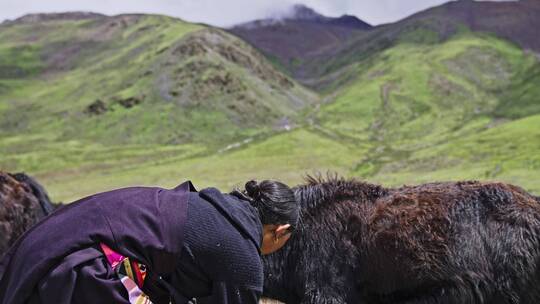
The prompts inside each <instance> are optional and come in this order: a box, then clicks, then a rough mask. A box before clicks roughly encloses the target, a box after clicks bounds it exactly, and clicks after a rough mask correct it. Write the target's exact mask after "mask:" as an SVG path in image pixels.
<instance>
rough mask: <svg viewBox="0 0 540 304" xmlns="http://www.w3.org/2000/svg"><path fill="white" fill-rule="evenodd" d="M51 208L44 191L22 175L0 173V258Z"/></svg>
mask: <svg viewBox="0 0 540 304" xmlns="http://www.w3.org/2000/svg"><path fill="white" fill-rule="evenodd" d="M53 209H54V206H53V204H51V202H50V200H49V197H48V196H47V192H45V190H44V189H43V187H41V185H39V183H37V182H36V181H35V180H34V179H33V178H31V177H29V176H28V175H26V174H24V173H17V174H9V173H5V172H0V258H1V257H2V255H3V254H4V253H5V252H6V250H7V249H8V248H9V247H10V246H11V245H12V244H13V243H14V242H15V241H16V240H17V238H18V237H19V236H20V235H21V234H23V233H24V232H25V231H26V230H27V229H28V228H30V227H31V226H32V225H34V224H35V223H36V222H37V221H39V219H41V218H42V217H44V216H45V215H47V214H49V213H50V212H52V210H53Z"/></svg>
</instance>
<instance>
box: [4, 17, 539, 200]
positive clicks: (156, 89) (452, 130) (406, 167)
mask: <svg viewBox="0 0 540 304" xmlns="http://www.w3.org/2000/svg"><path fill="white" fill-rule="evenodd" d="M122 20H124V21H125V22H126V25H125V26H124V25H123V24H124V23H123V21H122ZM134 20H137V21H134ZM111 22H112V23H118V24H117V25H114V26H112V25H111V24H110V23H111ZM130 22H133V23H130ZM2 27H3V28H2V29H3V30H2V31H0V42H2V43H0V53H1V54H6V55H5V56H6V57H4V56H2V57H0V58H2V59H0V71H1V73H0V75H2V76H1V77H0V101H1V102H0V114H1V115H2V120H1V121H0V126H1V129H0V130H1V131H0V132H1V133H0V155H1V156H0V168H2V169H4V170H9V171H27V172H28V173H29V174H33V175H35V176H36V177H37V178H38V179H39V180H40V181H42V182H43V183H44V184H45V186H46V187H47V189H48V190H49V191H50V193H51V195H52V197H53V198H55V199H56V200H62V201H70V200H73V199H76V198H78V197H81V196H83V195H87V194H91V193H94V192H97V191H103V190H107V189H112V188H116V187H121V186H128V185H161V186H174V185H175V184H176V183H179V182H181V181H183V180H185V179H188V178H189V179H192V180H193V181H194V182H195V184H196V185H197V186H198V187H205V186H218V187H220V188H221V189H223V190H227V189H231V188H232V187H234V186H241V185H242V182H245V181H247V180H248V179H252V178H255V179H262V178H276V179H282V180H284V181H286V182H288V183H291V184H296V183H299V182H301V181H302V177H303V175H305V174H306V173H313V172H326V171H335V172H338V173H340V174H342V175H345V176H355V177H359V178H362V179H366V180H368V181H372V182H380V183H383V184H385V185H399V184H403V183H406V184H414V183H419V182H425V181H435V180H457V179H490V180H502V181H507V182H512V183H515V184H518V185H521V186H523V187H525V188H526V189H528V190H530V191H533V192H535V193H540V153H538V151H540V100H539V98H538V96H540V85H539V84H540V72H539V71H540V64H539V62H538V59H537V57H535V56H534V55H533V54H529V53H527V52H524V51H523V50H521V49H520V48H519V47H517V46H515V45H513V44H511V43H508V42H505V41H503V40H500V39H498V38H496V37H493V36H489V35H485V34H477V33H471V32H469V31H467V30H463V31H461V32H460V34H458V35H455V36H454V37H452V38H449V39H448V40H445V41H444V42H439V41H436V42H432V43H425V41H426V39H428V38H429V35H428V34H426V32H425V31H422V30H420V31H413V32H410V33H409V34H408V35H409V36H404V37H403V38H402V39H401V40H400V41H399V42H398V43H396V44H395V45H394V46H392V47H388V48H386V49H385V50H384V51H380V52H376V53H373V54H372V56H370V57H369V60H363V59H358V58H357V59H358V60H357V59H354V60H351V61H350V62H349V63H348V67H347V74H346V77H345V78H343V79H346V81H339V82H336V83H335V84H334V86H333V87H331V89H328V92H327V93H325V94H324V95H321V96H320V100H322V102H321V103H317V100H318V97H317V96H316V95H315V94H314V93H311V92H309V91H307V90H305V89H304V88H302V87H301V86H300V85H298V84H296V83H295V82H294V81H293V80H291V79H289V78H287V77H286V76H283V74H281V73H279V72H278V71H277V70H276V69H274V68H273V67H272V66H271V65H270V64H269V63H268V61H267V60H265V59H264V57H262V56H261V55H259V54H258V53H257V52H256V51H254V50H253V49H252V48H250V47H249V46H247V45H246V44H245V43H243V42H242V41H240V40H238V39H237V38H234V37H232V36H230V35H229V34H226V33H223V32H221V31H220V30H216V29H212V28H207V27H204V26H201V25H194V24H189V23H184V22H182V21H179V20H176V19H171V18H166V17H160V16H120V17H95V18H90V19H84V20H67V21H66V20H61V21H58V20H52V21H47V22H45V23H43V22H40V23H37V24H34V23H18V24H17V23H15V24H8V25H3V26H2ZM119 27H120V28H121V29H119ZM111 28H112V29H113V30H111ZM98 29H100V30H98ZM109 31H112V33H109ZM108 35H110V36H108ZM426 37H427V38H426ZM77 41H79V42H80V43H78V42H77ZM100 41H101V42H100ZM76 42H77V43H76ZM419 42H420V43H419ZM51 50H54V51H51ZM74 50H76V51H74ZM72 53H73V54H72ZM59 54H62V56H60V55H59ZM56 56H60V57H56ZM6 58H7V59H6ZM55 58H57V59H56V60H55ZM58 58H60V59H62V60H60V59H58ZM330 76H332V75H330ZM341 76H344V74H341V75H340V77H341ZM315 104H316V105H315ZM289 129H290V130H289Z"/></svg>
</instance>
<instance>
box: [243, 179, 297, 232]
mask: <svg viewBox="0 0 540 304" xmlns="http://www.w3.org/2000/svg"><path fill="white" fill-rule="evenodd" d="M233 193H235V194H240V195H241V196H242V197H243V198H244V199H247V200H249V202H250V203H251V205H252V206H253V207H255V208H256V209H257V211H259V216H260V218H261V222H262V223H263V225H265V224H275V225H277V224H280V225H286V224H290V225H291V228H289V229H290V230H291V231H292V230H294V229H295V228H296V225H297V223H298V217H299V213H300V210H299V208H300V206H299V204H298V203H297V202H296V198H295V196H294V192H293V191H292V189H291V188H289V186H287V185H285V184H283V183H280V182H277V181H270V180H265V181H262V182H260V183H257V182H256V181H254V180H252V181H249V182H247V183H246V185H245V191H242V192H239V191H235V192H233Z"/></svg>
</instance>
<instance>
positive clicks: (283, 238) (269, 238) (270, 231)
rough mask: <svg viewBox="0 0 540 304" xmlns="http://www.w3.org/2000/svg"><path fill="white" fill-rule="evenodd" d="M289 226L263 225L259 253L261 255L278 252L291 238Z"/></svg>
mask: <svg viewBox="0 0 540 304" xmlns="http://www.w3.org/2000/svg"><path fill="white" fill-rule="evenodd" d="M289 227H291V225H264V226H263V241H262V246H261V253H262V254H263V255H266V254H270V253H273V252H276V251H278V250H279V249H281V247H283V246H284V245H285V243H287V241H288V240H289V238H290V237H291V232H290V231H288V229H289Z"/></svg>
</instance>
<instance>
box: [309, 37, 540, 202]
mask: <svg viewBox="0 0 540 304" xmlns="http://www.w3.org/2000/svg"><path fill="white" fill-rule="evenodd" d="M355 68H356V70H357V71H358V75H359V77H358V78H357V79H356V80H354V81H353V82H352V83H351V84H349V85H348V87H347V88H345V89H344V90H343V91H342V92H341V93H340V94H339V95H338V96H337V98H336V100H335V102H333V103H330V104H328V105H325V106H323V107H322V108H321V110H320V111H319V112H318V113H316V114H315V117H316V120H315V121H316V123H317V125H320V127H322V128H323V129H325V130H328V132H330V133H333V134H335V135H336V136H338V137H341V138H344V139H345V140H348V141H350V142H355V143H357V144H359V145H364V146H369V147H370V150H369V152H368V153H367V154H365V155H363V157H362V158H361V159H359V160H358V164H357V166H356V168H355V169H354V170H352V172H351V173H352V174H353V175H358V176H362V177H364V178H367V179H370V180H374V181H381V182H386V183H390V184H400V183H414V182H420V181H431V180H447V179H502V180H508V181H511V182H515V183H517V184H520V185H523V186H524V187H527V188H529V189H532V190H535V191H537V192H538V191H539V190H540V186H539V185H540V170H539V166H538V165H539V161H540V153H539V151H540V123H539V122H540V120H539V119H540V116H539V114H540V108H539V106H540V99H539V97H538V96H540V95H539V94H540V86H539V85H538V84H540V74H538V72H537V71H538V68H539V63H538V61H537V58H535V57H534V56H532V55H528V54H526V53H524V52H523V51H522V50H521V49H519V48H517V47H516V46H514V45H512V44H510V43H507V42H504V41H501V40H498V39H496V38H494V37H491V36H486V35H478V34H472V33H468V32H464V33H463V34H461V35H458V36H456V37H454V38H453V39H451V40H449V41H447V42H445V43H442V44H417V43H408V42H404V43H401V44H399V45H398V46H396V47H393V48H390V49H388V50H386V51H384V52H382V53H380V54H378V55H377V57H376V60H374V61H373V63H370V64H369V66H368V65H365V64H358V65H357V66H356V67H355Z"/></svg>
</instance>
